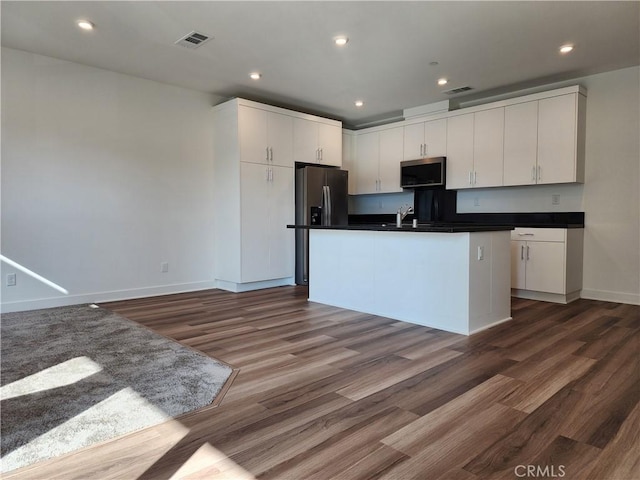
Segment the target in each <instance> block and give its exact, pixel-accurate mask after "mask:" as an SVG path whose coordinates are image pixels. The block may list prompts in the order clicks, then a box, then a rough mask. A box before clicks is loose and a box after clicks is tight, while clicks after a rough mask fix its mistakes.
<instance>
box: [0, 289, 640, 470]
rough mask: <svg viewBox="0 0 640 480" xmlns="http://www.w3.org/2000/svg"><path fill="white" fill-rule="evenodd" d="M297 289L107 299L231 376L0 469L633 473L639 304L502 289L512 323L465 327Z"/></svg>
mask: <svg viewBox="0 0 640 480" xmlns="http://www.w3.org/2000/svg"><path fill="white" fill-rule="evenodd" d="M306 298H307V290H306V289H305V288H302V287H281V288H275V289H270V290H262V291H257V292H248V293H242V294H233V293H228V292H223V291H219V290H209V291H204V292H197V293H188V294H180V295H169V296H164V297H154V298H148V299H140V300H130V301H123V302H114V303H110V304H105V305H102V306H103V307H105V308H109V309H111V310H113V311H115V312H118V313H119V314H121V315H123V316H126V317H127V318H130V319H132V320H135V321H137V322H140V323H141V324H143V325H146V326H147V327H149V328H151V329H153V330H155V331H156V332H158V333H160V334H163V335H166V336H168V337H171V338H174V339H176V340H178V341H180V342H181V343H183V344H185V345H189V346H191V347H193V348H196V349H198V350H200V351H202V352H204V353H206V354H209V355H211V356H213V357H215V358H218V359H220V360H222V361H224V362H227V363H229V364H231V365H232V366H234V367H235V368H237V369H238V373H237V376H236V377H235V379H234V381H233V383H232V384H231V386H230V388H229V389H228V391H227V393H226V395H225V396H224V398H223V399H222V401H221V403H220V404H219V405H218V406H215V407H206V408H204V409H201V410H199V411H196V412H191V413H189V414H187V415H184V416H182V417H180V418H178V419H176V420H173V421H171V422H167V423H165V424H162V425H158V426H156V427H151V428H148V429H145V430H142V431H139V432H134V433H132V434H129V435H127V436H125V437H122V438H120V439H116V440H114V441H110V442H106V443H104V444H101V445H97V446H94V447H90V448H87V449H85V450H82V451H79V452H76V453H72V454H69V455H66V456H64V457H60V458H57V459H52V460H49V461H46V462H42V463H40V464H37V465H35V466H32V467H27V468H24V469H21V470H19V471H16V472H13V473H9V474H7V475H5V476H4V478H5V479H7V480H17V479H36V478H37V479H45V478H46V479H100V480H103V479H133V478H140V479H169V478H185V479H186V478H189V479H200V478H202V479H222V478H229V479H252V478H261V479H284V480H328V479H337V480H356V479H362V480H365V479H366V480H369V479H389V480H409V479H429V480H436V479H444V480H456V479H459V480H478V479H517V478H523V475H522V474H523V473H526V472H527V470H526V468H527V466H533V468H535V469H537V470H535V472H534V473H535V475H529V476H528V477H526V478H532V477H535V478H559V477H564V478H567V479H572V480H573V479H578V480H582V479H586V480H634V479H639V478H640V453H639V452H640V438H639V431H640V403H639V401H640V388H639V387H640V378H639V375H640V368H639V366H640V365H639V351H640V349H639V346H640V307H638V306H631V305H622V304H614V303H606V302H598V301H590V300H578V301H576V302H574V303H572V304H570V305H556V304H551V303H543V302H535V301H530V300H521V299H513V300H512V312H513V317H514V320H513V321H511V322H507V323H505V324H502V325H500V326H497V327H495V328H492V329H490V330H487V331H484V332H481V333H479V334H476V335H474V336H472V337H464V336H461V335H455V334H451V333H446V332H442V331H438V330H434V329H429V328H426V327H420V326H416V325H411V324H407V323H403V322H398V321H395V320H390V319H387V318H382V317H376V316H373V315H367V314H361V313H357V312H352V311H348V310H342V309H339V308H334V307H329V306H324V305H320V304H314V303H309V302H307V300H306ZM519 466H520V467H519ZM561 467H562V468H561ZM529 468H531V467H529ZM560 472H562V473H563V475H560Z"/></svg>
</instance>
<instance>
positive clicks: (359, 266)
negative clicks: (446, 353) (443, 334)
mask: <svg viewBox="0 0 640 480" xmlns="http://www.w3.org/2000/svg"><path fill="white" fill-rule="evenodd" d="M309 251H310V254H309V262H310V264H309V300H311V301H314V302H319V303H325V304H328V305H334V306H338V307H342V308H347V309H352V310H357V311H361V312H365V313H372V314H376V315H381V316H386V317H389V318H394V319H397V320H403V321H407V322H411V323H415V324H418V325H424V326H428V327H434V328H438V329H441V330H447V331H450V332H455V333H462V334H468V333H469V285H470V282H469V233H421V232H376V231H344V230H311V231H310V247H309Z"/></svg>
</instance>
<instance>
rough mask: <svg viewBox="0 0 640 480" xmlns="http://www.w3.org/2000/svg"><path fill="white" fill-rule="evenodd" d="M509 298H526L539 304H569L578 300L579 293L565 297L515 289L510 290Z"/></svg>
mask: <svg viewBox="0 0 640 480" xmlns="http://www.w3.org/2000/svg"><path fill="white" fill-rule="evenodd" d="M511 296H512V297H518V298H526V299H527V300H538V301H541V302H552V303H563V304H565V305H566V304H567V303H571V302H573V301H575V300H578V299H579V298H580V292H579V291H576V292H571V293H567V294H566V295H562V294H559V293H547V292H536V291H533V290H520V289H517V288H512V289H511Z"/></svg>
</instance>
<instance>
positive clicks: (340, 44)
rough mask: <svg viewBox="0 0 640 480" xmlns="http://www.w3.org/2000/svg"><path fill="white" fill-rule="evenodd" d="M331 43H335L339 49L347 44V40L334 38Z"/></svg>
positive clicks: (345, 38)
mask: <svg viewBox="0 0 640 480" xmlns="http://www.w3.org/2000/svg"><path fill="white" fill-rule="evenodd" d="M333 41H334V42H336V45H338V46H339V47H342V46H344V45H346V44H347V42H348V41H349V39H348V38H347V37H336V38H334V39H333Z"/></svg>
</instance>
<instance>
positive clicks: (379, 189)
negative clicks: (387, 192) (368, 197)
mask: <svg viewBox="0 0 640 480" xmlns="http://www.w3.org/2000/svg"><path fill="white" fill-rule="evenodd" d="M378 191H379V192H381V191H382V180H380V179H378Z"/></svg>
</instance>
